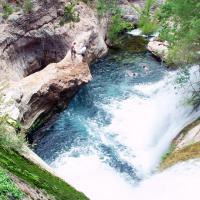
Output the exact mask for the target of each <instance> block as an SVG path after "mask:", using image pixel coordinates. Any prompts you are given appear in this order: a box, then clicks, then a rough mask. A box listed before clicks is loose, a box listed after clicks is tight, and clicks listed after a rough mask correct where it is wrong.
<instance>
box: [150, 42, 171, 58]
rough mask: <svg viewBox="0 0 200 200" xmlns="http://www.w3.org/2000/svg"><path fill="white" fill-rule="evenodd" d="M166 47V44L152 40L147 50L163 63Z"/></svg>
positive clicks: (165, 56)
mask: <svg viewBox="0 0 200 200" xmlns="http://www.w3.org/2000/svg"><path fill="white" fill-rule="evenodd" d="M168 46H169V44H168V42H161V41H157V40H153V41H150V42H149V43H148V45H147V49H148V50H149V51H151V52H152V53H153V54H154V55H155V56H156V57H158V58H160V59H161V60H163V61H165V60H166V59H167V55H168Z"/></svg>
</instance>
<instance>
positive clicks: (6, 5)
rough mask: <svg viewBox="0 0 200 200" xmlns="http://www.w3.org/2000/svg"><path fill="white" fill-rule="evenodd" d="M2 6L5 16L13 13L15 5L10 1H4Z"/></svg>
mask: <svg viewBox="0 0 200 200" xmlns="http://www.w3.org/2000/svg"><path fill="white" fill-rule="evenodd" d="M2 8H3V18H4V19H7V18H8V17H9V15H11V14H12V13H13V7H12V6H11V5H10V4H9V3H6V2H4V3H3V4H2Z"/></svg>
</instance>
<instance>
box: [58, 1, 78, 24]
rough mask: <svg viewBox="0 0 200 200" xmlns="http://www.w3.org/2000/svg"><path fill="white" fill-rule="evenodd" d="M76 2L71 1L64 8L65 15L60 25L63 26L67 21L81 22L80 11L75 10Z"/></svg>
mask: <svg viewBox="0 0 200 200" xmlns="http://www.w3.org/2000/svg"><path fill="white" fill-rule="evenodd" d="M75 6H76V2H74V1H70V2H69V4H68V5H67V6H65V8H64V15H63V17H62V18H61V20H60V25H61V26H63V25H64V24H65V23H69V22H79V21H80V18H79V13H76V11H75Z"/></svg>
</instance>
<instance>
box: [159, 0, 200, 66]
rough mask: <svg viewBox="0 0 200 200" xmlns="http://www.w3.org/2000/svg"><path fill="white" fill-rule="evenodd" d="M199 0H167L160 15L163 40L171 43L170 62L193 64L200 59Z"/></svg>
mask: <svg viewBox="0 0 200 200" xmlns="http://www.w3.org/2000/svg"><path fill="white" fill-rule="evenodd" d="M199 10H200V2H199V0H167V1H166V3H165V4H164V5H163V6H162V8H161V11H160V13H159V20H160V24H161V35H160V36H161V39H163V40H167V41H168V42H169V43H170V51H169V56H168V59H169V62H170V63H175V64H181V63H185V64H187V63H192V62H195V61H198V60H199V58H200V12H199Z"/></svg>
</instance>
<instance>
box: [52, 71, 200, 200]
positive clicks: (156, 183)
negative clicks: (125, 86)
mask: <svg viewBox="0 0 200 200" xmlns="http://www.w3.org/2000/svg"><path fill="white" fill-rule="evenodd" d="M192 70H196V69H195V68H193V69H192ZM191 74H193V71H191ZM175 77H176V72H167V74H166V76H165V78H164V79H163V80H162V81H159V82H156V83H152V84H143V85H136V86H134V87H133V88H132V90H133V91H134V94H135V95H132V96H131V97H129V98H128V99H126V100H121V101H118V100H113V102H112V104H102V105H99V106H101V107H102V108H103V109H104V110H106V112H108V113H110V114H111V115H112V122H111V124H109V125H107V126H106V125H105V126H103V127H102V126H98V125H97V124H96V123H95V120H94V121H92V120H90V121H88V122H87V127H88V131H89V132H90V135H91V137H96V134H98V137H99V138H100V140H101V141H103V143H104V144H108V145H109V144H112V145H117V144H121V145H123V146H125V147H126V149H124V150H119V152H118V153H119V155H120V158H123V160H125V161H126V162H127V163H129V164H131V165H132V166H134V168H135V169H136V171H137V175H138V176H139V177H140V178H141V177H142V178H143V179H145V178H146V180H144V181H142V182H141V183H140V184H139V185H137V184H136V183H133V182H131V181H130V180H129V177H127V176H126V174H123V173H119V172H117V171H116V170H115V169H114V168H112V167H110V166H109V165H107V163H106V161H105V160H103V159H101V158H99V156H98V155H97V152H96V151H97V150H96V149H93V150H92V151H91V152H90V153H88V154H83V155H80V156H78V157H72V156H70V152H66V153H63V154H62V155H60V156H59V157H58V158H57V159H56V160H55V161H54V162H53V163H52V164H51V165H52V166H53V167H54V168H55V169H56V170H57V172H58V173H59V174H60V175H61V176H62V177H63V178H65V179H66V181H67V182H69V183H70V184H72V185H73V186H75V187H76V188H77V189H78V190H80V191H82V192H84V193H85V194H86V195H87V196H88V197H89V198H90V199H91V200H131V199H135V200H146V199H154V200H161V199H162V200H165V199H166V200H177V199H181V200H183V199H189V195H191V194H192V191H193V186H191V183H192V185H193V184H199V183H200V181H199V180H200V173H199V172H197V171H196V169H197V168H198V169H199V167H200V164H199V163H200V162H197V161H196V162H188V163H185V164H179V165H177V166H175V167H173V168H171V169H170V170H167V171H166V172H163V173H161V174H157V175H151V173H152V172H153V171H154V170H155V169H156V166H157V165H158V164H159V161H160V159H161V156H162V154H163V153H164V152H165V151H166V150H167V148H168V147H169V144H170V142H171V141H172V139H173V138H174V137H175V136H176V135H177V134H178V133H179V131H180V130H181V129H182V128H183V127H184V126H185V125H187V124H188V123H190V122H191V121H192V120H194V119H195V118H197V117H198V116H199V114H200V112H193V113H192V114H191V112H192V107H191V106H189V105H183V101H182V100H183V99H184V97H187V96H188V95H190V92H189V90H188V91H186V92H185V91H184V90H176V89H174V86H173V84H172V83H173V80H174V79H175ZM192 78H194V77H192ZM110 136H112V137H110ZM110 138H112V139H110ZM76 148H78V147H76ZM72 150H73V151H76V150H75V149H72ZM193 163H196V164H195V165H193ZM188 172H191V173H193V172H194V173H193V174H191V173H188ZM196 176H197V177H199V178H196ZM149 177H150V178H149ZM189 183H190V184H189ZM176 184H177V187H176ZM181 187H182V188H183V190H184V189H185V188H187V190H186V189H185V190H184V191H183V192H181V191H182V190H181V189H180V188H181ZM194 189H195V188H194ZM196 189H197V190H196V191H198V188H196ZM179 197H180V198H179ZM186 197H187V198H186Z"/></svg>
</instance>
